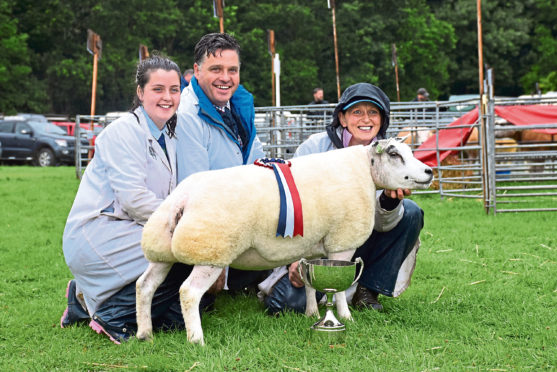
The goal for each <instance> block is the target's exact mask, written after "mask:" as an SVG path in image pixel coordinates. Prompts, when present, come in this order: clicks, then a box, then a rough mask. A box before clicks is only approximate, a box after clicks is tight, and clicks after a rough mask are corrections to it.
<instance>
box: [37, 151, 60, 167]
mask: <svg viewBox="0 0 557 372" xmlns="http://www.w3.org/2000/svg"><path fill="white" fill-rule="evenodd" d="M35 165H37V166H39V167H51V166H53V165H56V158H55V157H54V153H53V152H52V151H51V150H50V149H47V148H44V149H40V150H39V152H37V155H36V156H35Z"/></svg>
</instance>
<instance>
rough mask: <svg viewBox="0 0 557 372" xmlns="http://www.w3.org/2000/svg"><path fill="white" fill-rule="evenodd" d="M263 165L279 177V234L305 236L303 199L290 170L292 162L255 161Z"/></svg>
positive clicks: (281, 160)
mask: <svg viewBox="0 0 557 372" xmlns="http://www.w3.org/2000/svg"><path fill="white" fill-rule="evenodd" d="M254 164H255V165H259V166H261V167H266V168H272V169H273V171H274V172H275V177H276V178H277V185H278V188H279V195H280V211H279V220H278V226H277V235H276V236H282V237H287V236H290V237H294V236H296V235H300V236H304V218H303V215H302V201H301V200H300V194H299V193H298V189H297V188H296V184H295V183H294V177H292V172H290V165H291V163H290V162H289V161H288V160H286V161H285V160H283V159H275V158H270V159H269V158H262V159H257V160H256V161H255V162H254Z"/></svg>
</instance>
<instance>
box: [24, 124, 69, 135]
mask: <svg viewBox="0 0 557 372" xmlns="http://www.w3.org/2000/svg"><path fill="white" fill-rule="evenodd" d="M27 123H28V124H29V125H30V126H31V127H32V128H33V130H34V131H35V132H39V133H48V134H59V135H67V133H66V131H64V130H63V129H62V128H60V127H57V126H56V125H54V124H51V123H44V122H39V121H28V122H27Z"/></svg>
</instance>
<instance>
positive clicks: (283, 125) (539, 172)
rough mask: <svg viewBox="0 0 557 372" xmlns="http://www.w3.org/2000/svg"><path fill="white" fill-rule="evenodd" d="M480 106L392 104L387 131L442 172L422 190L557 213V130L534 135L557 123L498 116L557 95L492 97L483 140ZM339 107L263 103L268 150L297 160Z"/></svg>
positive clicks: (495, 206) (556, 104)
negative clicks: (301, 148)
mask: <svg viewBox="0 0 557 372" xmlns="http://www.w3.org/2000/svg"><path fill="white" fill-rule="evenodd" d="M479 104H480V102H479V99H475V100H473V99H472V100H470V99H468V100H461V101H430V102H393V103H391V124H390V127H389V130H388V131H387V136H388V137H392V136H397V135H399V134H405V135H406V134H408V135H409V137H408V138H407V140H406V142H407V143H408V144H409V145H410V146H411V147H412V149H413V151H414V154H415V156H416V157H417V158H419V159H421V160H422V161H424V162H425V163H427V164H429V165H430V166H432V167H433V169H434V172H435V178H436V179H435V181H434V183H433V185H432V187H431V189H430V190H427V191H416V192H415V193H416V194H421V193H438V194H439V195H440V196H441V197H442V198H444V197H462V198H476V199H483V200H484V206H485V207H486V211H487V212H491V213H493V214H496V213H501V212H526V211H557V142H556V139H557V135H550V134H546V135H545V136H541V135H540V136H538V137H537V139H535V140H534V139H533V138H532V133H537V132H536V131H547V132H551V133H552V132H553V131H555V132H556V133H557V120H553V121H551V120H550V121H551V122H549V123H548V122H547V120H545V122H544V124H541V123H536V122H529V123H527V124H528V125H513V124H511V123H512V122H509V121H507V120H505V119H504V118H502V117H499V116H498V115H497V114H496V112H498V111H501V110H502V109H501V107H512V108H515V107H521V106H524V107H528V108H533V109H534V110H535V109H536V108H537V107H539V108H540V110H541V108H543V107H550V108H552V109H555V110H557V97H556V98H552V99H542V98H536V97H534V98H524V99H523V98H521V99H517V98H514V99H498V98H496V99H488V100H487V102H486V105H487V106H486V107H487V109H486V114H485V115H484V117H483V119H484V123H485V132H486V133H487V134H488V135H487V136H486V141H485V143H483V144H482V142H483V141H482V136H481V133H482V130H481V124H480V123H481V116H480V115H478V114H477V113H476V114H474V110H476V112H477V108H478V107H479ZM334 107H335V105H334V104H329V105H310V106H307V105H306V106H283V107H257V108H256V115H255V117H256V119H255V125H256V127H257V133H258V136H259V138H260V140H261V142H262V143H263V148H264V150H265V152H266V155H267V156H269V157H282V158H286V159H288V158H291V157H292V156H293V154H294V152H295V150H296V148H297V147H298V145H299V144H300V143H302V142H303V141H304V140H305V139H307V138H308V137H309V136H310V135H311V134H313V133H318V132H322V131H324V130H325V125H326V124H328V123H330V122H331V117H332V113H333V111H334ZM496 108H497V109H496ZM556 117H557V116H556ZM526 133H528V134H529V136H528V138H525V137H526V136H525V135H524V134H526ZM533 137H536V136H533ZM424 141H425V142H424ZM482 149H484V150H482ZM484 155H485V156H484Z"/></svg>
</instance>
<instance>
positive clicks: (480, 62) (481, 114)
mask: <svg viewBox="0 0 557 372" xmlns="http://www.w3.org/2000/svg"><path fill="white" fill-rule="evenodd" d="M476 8H477V22H478V75H479V76H478V80H479V81H478V83H479V91H480V107H479V110H478V111H479V120H480V133H481V143H480V144H481V150H482V192H483V202H484V209H485V212H486V213H488V214H489V206H490V200H489V198H490V191H489V182H488V173H487V169H488V161H489V158H488V156H487V129H486V124H485V113H486V108H485V102H486V100H485V96H484V70H483V36H482V33H483V31H482V0H476Z"/></svg>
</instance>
